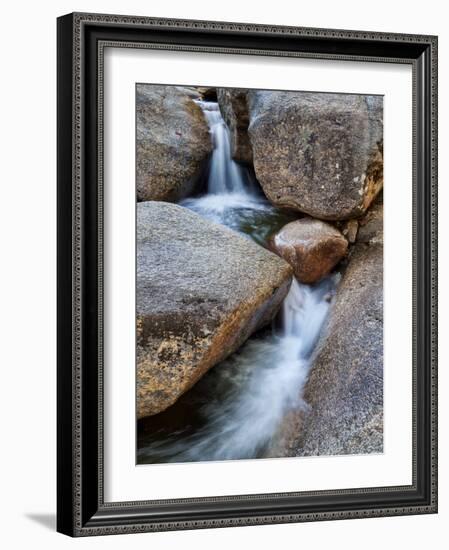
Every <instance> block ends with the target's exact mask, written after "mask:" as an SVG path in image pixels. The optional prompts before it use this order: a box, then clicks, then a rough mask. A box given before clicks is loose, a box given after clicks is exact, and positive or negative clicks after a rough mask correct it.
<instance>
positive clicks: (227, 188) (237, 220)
mask: <svg viewBox="0 0 449 550" xmlns="http://www.w3.org/2000/svg"><path fill="white" fill-rule="evenodd" d="M198 104H199V105H200V106H201V108H202V109H203V112H204V115H205V117H206V119H207V121H208V124H209V128H210V133H211V137H212V142H213V147H214V148H213V151H212V156H211V159H210V165H209V175H208V182H207V193H206V194H204V195H202V196H200V197H191V198H188V199H185V200H184V201H182V202H181V204H182V206H185V207H186V208H189V209H191V210H193V211H194V212H196V213H198V214H200V215H201V216H204V217H206V218H208V219H210V220H212V221H215V222H217V223H221V224H223V225H226V226H228V227H231V228H232V229H235V230H236V231H240V232H242V233H246V234H248V235H250V236H251V237H252V238H253V239H254V240H256V241H257V242H259V243H260V244H262V243H263V242H264V241H265V239H266V237H267V236H268V234H269V233H270V232H271V231H273V230H275V229H277V228H278V227H279V228H280V227H282V226H283V225H285V223H288V222H289V221H290V220H291V219H292V217H291V216H289V215H288V214H286V213H285V212H282V211H280V210H278V209H276V208H275V207H273V206H272V205H271V204H270V203H269V202H268V201H267V200H266V199H265V197H264V196H263V195H262V194H261V192H260V190H259V189H258V186H256V185H255V184H254V183H253V178H252V176H251V174H250V172H249V171H248V169H247V168H245V167H243V166H241V165H240V164H238V163H237V162H235V161H234V160H233V159H232V157H231V143H230V136H229V129H228V127H227V126H226V124H225V121H224V120H223V118H222V116H221V113H220V109H219V107H218V103H214V102H209V101H198Z"/></svg>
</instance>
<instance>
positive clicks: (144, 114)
mask: <svg viewBox="0 0 449 550" xmlns="http://www.w3.org/2000/svg"><path fill="white" fill-rule="evenodd" d="M199 98H200V94H199V93H198V91H196V90H195V89H194V88H187V87H180V86H156V85H149V84H138V85H137V91H136V109H137V149H136V180H137V199H138V200H139V201H149V200H161V201H176V200H179V199H180V198H182V197H185V196H187V195H188V194H190V193H192V192H193V191H194V190H195V188H196V186H197V184H198V182H199V180H200V177H201V175H202V173H203V171H204V168H205V166H206V165H207V159H208V156H209V154H210V152H211V150H212V143H211V138H210V134H209V128H208V125H207V122H206V120H205V118H204V114H203V112H202V110H201V108H200V107H199V106H198V105H197V104H196V103H195V101H194V100H195V99H199Z"/></svg>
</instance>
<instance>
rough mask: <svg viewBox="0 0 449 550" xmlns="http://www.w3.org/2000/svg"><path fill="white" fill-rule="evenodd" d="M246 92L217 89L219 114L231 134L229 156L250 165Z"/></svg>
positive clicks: (250, 151) (251, 158)
mask: <svg viewBox="0 0 449 550" xmlns="http://www.w3.org/2000/svg"><path fill="white" fill-rule="evenodd" d="M247 92H248V90H246V89H242V90H236V89H234V88H217V99H218V104H219V106H220V111H221V114H222V116H223V118H224V120H225V122H226V124H227V126H228V128H229V130H230V132H231V154H232V158H233V159H234V160H236V161H238V162H244V163H247V164H250V163H252V160H253V152H252V148H251V142H250V139H249V135H248V125H249V111H248V102H247Z"/></svg>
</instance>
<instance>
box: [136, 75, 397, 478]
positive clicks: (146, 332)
mask: <svg viewBox="0 0 449 550" xmlns="http://www.w3.org/2000/svg"><path fill="white" fill-rule="evenodd" d="M135 100H136V101H135V106H136V107H135V108H136V113H135V116H136V143H135V153H136V162H135V170H136V304H135V307H136V430H137V432H136V442H137V449H136V464H137V465H143V464H161V463H187V462H203V461H225V460H238V459H246V460H249V459H282V458H288V457H290V458H291V457H298V458H300V457H319V456H341V455H375V454H382V453H383V452H384V338H383V331H384V324H383V295H384V288H383V286H384V285H383V272H384V269H383V267H384V254H383V173H384V171H383V110H384V98H383V96H382V95H380V94H372V95H368V94H366V95H364V94H349V93H330V92H327V91H326V92H320V91H301V90H265V89H263V90H261V89H248V88H223V87H211V86H202V85H199V84H198V85H191V86H190V85H189V86H179V85H171V84H166V85H162V84H153V83H146V82H143V83H142V82H139V83H136V85H135ZM392 184H394V182H392V181H389V182H388V185H392ZM298 468H300V463H299V465H298Z"/></svg>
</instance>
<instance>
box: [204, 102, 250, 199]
mask: <svg viewBox="0 0 449 550" xmlns="http://www.w3.org/2000/svg"><path fill="white" fill-rule="evenodd" d="M197 103H198V104H199V105H200V106H201V108H202V110H203V112H204V115H205V117H206V120H207V122H208V124H209V129H210V133H211V136H212V144H213V151H212V158H211V161H210V169H209V179H208V186H207V192H208V194H209V195H220V194H230V193H238V194H247V189H246V187H245V182H244V174H243V169H242V167H241V166H239V165H238V164H237V163H236V162H235V161H234V160H232V157H231V141H230V136H229V129H228V127H227V126H226V124H225V121H224V120H223V117H222V116H221V113H220V109H219V107H218V103H214V102H209V101H198V102H197Z"/></svg>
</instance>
